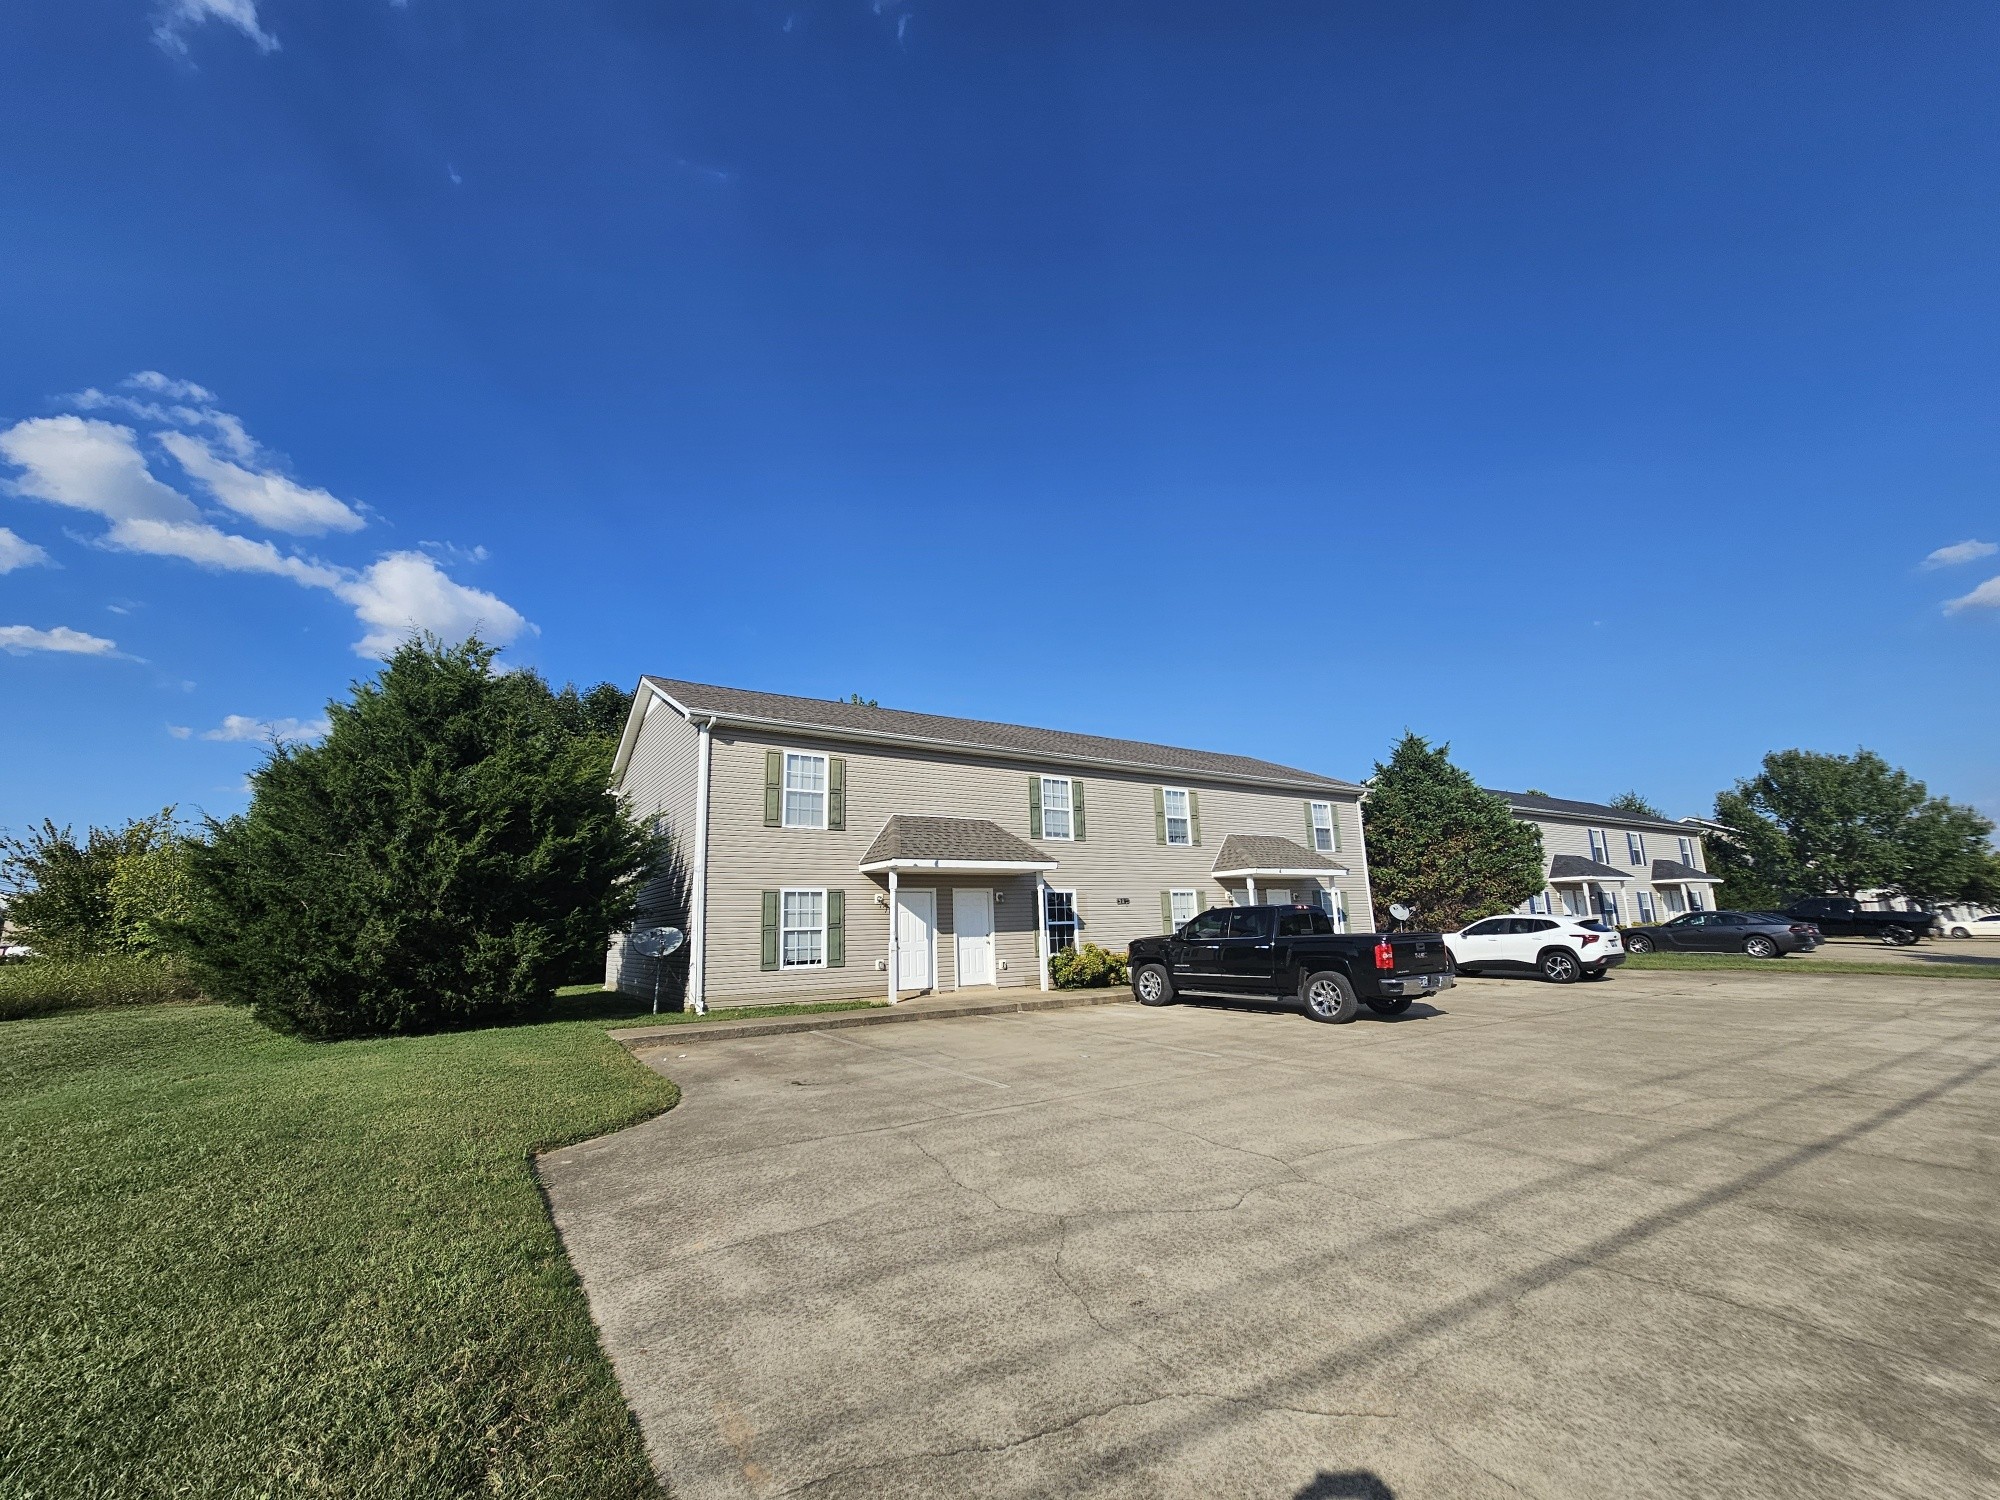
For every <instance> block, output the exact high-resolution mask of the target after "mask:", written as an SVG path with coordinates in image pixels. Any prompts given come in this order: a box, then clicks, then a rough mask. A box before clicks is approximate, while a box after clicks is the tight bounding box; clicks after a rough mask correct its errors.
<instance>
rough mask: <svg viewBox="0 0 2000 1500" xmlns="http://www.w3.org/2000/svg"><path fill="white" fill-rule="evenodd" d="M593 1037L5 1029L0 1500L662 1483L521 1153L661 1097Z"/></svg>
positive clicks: (603, 1489)
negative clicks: (347, 1037) (330, 1041)
mask: <svg viewBox="0 0 2000 1500" xmlns="http://www.w3.org/2000/svg"><path fill="white" fill-rule="evenodd" d="M610 998H612V997H606V999H607V1000H608V999H610ZM624 1004H625V1005H626V1008H627V1009H629V1008H630V1002H624ZM603 1025H604V1023H603V1020H602V1019H601V1018H599V1017H596V1016H593V1017H591V1018H590V1019H587V1020H582V1019H564V1020H558V1021H553V1022H550V1023H547V1024H542V1025H533V1026H517V1027H509V1028H504V1029H498V1030H491V1031H474V1032H461V1033H458V1034H455V1035H450V1036H437V1037H424V1038H412V1039H395V1040H381V1041H367V1042H343V1043H339V1044H334V1045H324V1044H313V1043H307V1042H300V1041H293V1040H290V1039H288V1038H285V1037H282V1036H278V1035H275V1034H274V1033H272V1032H270V1031H267V1030H265V1029H264V1028H263V1027H261V1026H259V1025H258V1024H256V1023H255V1022H253V1021H251V1020H250V1019H249V1017H248V1016H246V1015H243V1014H242V1013H240V1012H237V1011H232V1010H226V1009H223V1008H221V1007H218V1006H211V1005H178V1006H157V1007H147V1008H144V1009H126V1010H108V1011H94V1012H82V1013H74V1014H64V1015H55V1016H45V1017H37V1018H32V1019H26V1020H15V1021H8V1022H5V1023H0V1183H4V1193H3V1194H0V1201H4V1204H5V1208H4V1212H0V1350H4V1351H5V1353H4V1356H0V1495H4V1496H9V1497H12V1496H30V1495H32V1496H48V1497H83V1496H105V1497H110V1496H119V1497H125V1496H155V1495H158V1496H165V1495H174V1496H197V1495H199V1496H206V1495H258V1496H264V1495H271V1496H277V1495H285V1496H290V1495H327V1496H371V1497H372V1496H383V1497H387V1496H453V1495H467V1496H470V1495H481V1496H538V1497H539V1496H547V1497H571V1496H576V1497H600V1496H649V1495H657V1494H658V1493H659V1490H658V1488H657V1486H656V1484H655V1482H654V1479H653V1476H652V1473H651V1470H650V1469H649V1467H648V1465H647V1461H646V1456H645V1453H644V1450H643V1447H642V1445H641V1442H640V1438H639V1433H638V1429H637V1427H636V1425H635V1424H634V1422H633V1420H632V1418H631V1415H630V1413H629V1412H628V1410H627V1409H626V1406H625V1403H624V1400H623V1397H622V1396H621V1395H620V1393H619V1390H618V1387H617V1384H616V1382H615V1380H614V1379H613V1376H612V1373H611V1369H610V1367H609V1365H608V1364H607V1363H606V1362H605V1359H604V1357H603V1355H602V1354H601V1353H600V1351H599V1349H598V1347H597V1340H596V1335H595V1332H594V1330H593V1329H592V1326H591V1323H590V1317H589V1313H588V1309H587V1308H586V1305H585V1302H584V1297H583V1293H582V1290H581V1288H580V1287H579V1286H578V1284H577V1282H576V1279H575V1277H574V1275H573V1274H572V1273H571V1270H570V1267H569V1263H568V1261H567V1260H566V1259H565V1258H564V1256H563V1253H562V1247H561V1245H560V1243H559V1242H558V1240H557V1236H556V1232H555V1227H554V1225H553V1223H552V1222H551V1221H550V1218H549V1215H548V1211H547V1209H546V1206H545V1205H544V1203H543V1200H542V1197H541V1192H540V1189H539V1187H538V1185H537V1184H536V1182H535V1178H534V1175H533V1172H532V1170H531V1168H530V1165H529V1154H530V1153H531V1152H533V1151H535V1150H537V1149H539V1148H543V1147H548V1146H552V1145H556V1144H561V1143H566V1142H570V1141H576V1140H580V1139H584V1138H586V1137H589V1136H594V1135H599V1134H602V1133H603V1132H605V1131H609V1130H615V1129H617V1128H619V1127H621V1126H624V1125H629V1124H632V1123H634V1122H636V1121H638V1120H642V1119H645V1118H646V1117H648V1116H650V1115H653V1114H656V1113H658V1112H659V1111H661V1110H664V1109H666V1108H668V1107H670V1106H671V1105H672V1104H673V1103H674V1102H675V1099H676V1097H677V1095H676V1090H675V1089H674V1086H673V1085H672V1084H670V1083H668V1082H666V1081H665V1080H664V1079H662V1078H660V1077H658V1076H657V1075H656V1074H654V1073H652V1072H650V1071H649V1070H647V1069H646V1068H644V1067H642V1066H640V1065H639V1064H638V1063H636V1062H635V1061H634V1060H633V1059H632V1058H631V1057H630V1056H629V1055H628V1054H627V1053H626V1052H625V1050H624V1049H623V1048H621V1047H619V1046H618V1045H617V1044H616V1043H614V1042H612V1041H611V1040H610V1039H609V1038H607V1037H606V1036H605V1034H604V1029H603Z"/></svg>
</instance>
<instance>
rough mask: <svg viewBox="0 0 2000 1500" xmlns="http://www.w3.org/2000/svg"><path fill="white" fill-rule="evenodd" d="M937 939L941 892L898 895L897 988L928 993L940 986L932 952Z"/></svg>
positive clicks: (907, 892)
mask: <svg viewBox="0 0 2000 1500" xmlns="http://www.w3.org/2000/svg"><path fill="white" fill-rule="evenodd" d="M936 938H937V892H936V891H911V890H903V891H898V892H897V893H896V947H897V950H898V953H897V959H896V988H897V989H899V990H927V989H930V988H932V987H933V986H934V985H935V984H936V983H937V980H936V977H935V976H934V975H933V973H932V971H931V949H932V947H933V945H934V944H935V942H936Z"/></svg>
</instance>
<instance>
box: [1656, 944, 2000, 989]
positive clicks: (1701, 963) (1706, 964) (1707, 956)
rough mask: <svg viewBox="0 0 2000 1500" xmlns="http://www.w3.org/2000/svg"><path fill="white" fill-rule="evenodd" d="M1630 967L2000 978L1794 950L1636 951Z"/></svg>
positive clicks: (1970, 968) (1962, 968) (1947, 966)
mask: <svg viewBox="0 0 2000 1500" xmlns="http://www.w3.org/2000/svg"><path fill="white" fill-rule="evenodd" d="M1624 967H1625V968H1626V969H1628V970H1629V969H1642V970H1643V969H1755V970H1757V971H1758V972H1759V973H1763V974H1804V973H1810V974H1889V975H1893V976H1894V977H1895V978H1897V979H1984V980H1986V981H1987V982H1988V983H1989V984H1990V983H1994V982H1996V981H2000V969H1994V968H1990V967H1988V968H1980V967H1977V966H1974V965H1968V964H1963V963H1958V964H1954V963H1952V962H1949V961H1940V962H1938V963H1935V964H1921V963H1879V964H1871V963H1847V962H1844V961H1842V960H1839V959H1817V960H1815V959H1814V958H1812V957H1811V956H1810V955H1802V954H1796V953H1795V954H1793V955H1792V956H1791V957H1789V958H1752V957H1750V956H1749V955H1748V954H1747V953H1659V952H1654V953H1633V954H1630V955H1628V956H1627V957H1626V959H1625V964H1624Z"/></svg>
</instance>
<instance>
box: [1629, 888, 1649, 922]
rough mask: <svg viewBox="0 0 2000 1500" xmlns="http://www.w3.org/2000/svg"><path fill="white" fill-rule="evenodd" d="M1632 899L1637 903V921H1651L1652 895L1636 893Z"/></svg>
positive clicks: (1646, 892)
mask: <svg viewBox="0 0 2000 1500" xmlns="http://www.w3.org/2000/svg"><path fill="white" fill-rule="evenodd" d="M1632 899H1633V900H1634V901H1636V902H1638V903H1639V920H1640V921H1641V922H1650V921H1652V920H1653V915H1654V914H1653V893H1652V892H1651V891H1638V892H1636V893H1634V895H1633V897H1632Z"/></svg>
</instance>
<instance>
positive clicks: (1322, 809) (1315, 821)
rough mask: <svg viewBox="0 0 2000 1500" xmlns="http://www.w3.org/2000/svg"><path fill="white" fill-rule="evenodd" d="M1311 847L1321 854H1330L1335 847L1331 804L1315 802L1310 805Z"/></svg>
mask: <svg viewBox="0 0 2000 1500" xmlns="http://www.w3.org/2000/svg"><path fill="white" fill-rule="evenodd" d="M1312 827H1313V848H1315V849H1317V850H1318V851H1319V852H1320V853H1321V854H1331V853H1333V851H1334V848H1335V840H1334V836H1333V804H1332V803H1331V802H1315V803H1313V805H1312Z"/></svg>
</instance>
